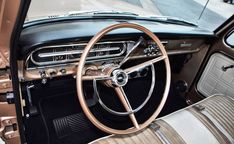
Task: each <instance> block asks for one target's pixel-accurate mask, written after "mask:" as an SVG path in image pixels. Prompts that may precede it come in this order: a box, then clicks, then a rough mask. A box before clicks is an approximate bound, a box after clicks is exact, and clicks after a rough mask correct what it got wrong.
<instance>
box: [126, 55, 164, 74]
mask: <svg viewBox="0 0 234 144" xmlns="http://www.w3.org/2000/svg"><path fill="white" fill-rule="evenodd" d="M166 58H167V57H166V56H164V55H162V56H159V57H157V58H154V59H151V60H149V61H146V62H143V63H140V64H138V65H135V66H132V67H129V68H126V69H125V70H124V71H125V72H126V73H127V74H130V73H132V72H134V71H137V70H139V69H141V68H144V67H147V66H150V65H152V64H154V63H157V62H160V61H162V60H164V59H166Z"/></svg>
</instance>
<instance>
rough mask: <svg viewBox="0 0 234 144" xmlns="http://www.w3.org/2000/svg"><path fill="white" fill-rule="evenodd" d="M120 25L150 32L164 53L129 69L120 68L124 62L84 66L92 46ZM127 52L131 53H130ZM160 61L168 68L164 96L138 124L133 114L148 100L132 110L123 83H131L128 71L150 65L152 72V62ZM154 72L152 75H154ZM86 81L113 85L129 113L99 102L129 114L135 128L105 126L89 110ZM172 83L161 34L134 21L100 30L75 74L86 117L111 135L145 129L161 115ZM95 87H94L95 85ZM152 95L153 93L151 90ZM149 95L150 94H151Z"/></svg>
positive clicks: (90, 42)
mask: <svg viewBox="0 0 234 144" xmlns="http://www.w3.org/2000/svg"><path fill="white" fill-rule="evenodd" d="M120 28H132V29H136V30H139V31H141V32H143V33H145V34H146V35H148V36H149V37H150V38H151V39H152V40H153V41H154V42H155V43H156V44H157V45H158V47H159V49H160V52H161V55H159V56H158V57H156V58H153V59H151V60H148V61H145V62H142V63H140V64H137V65H134V66H131V67H129V68H126V69H121V63H120V64H119V65H115V66H113V65H110V66H106V67H103V68H101V69H96V68H88V69H85V67H84V66H85V62H86V58H87V56H88V54H89V52H90V50H91V49H92V47H93V46H94V45H95V44H96V43H97V42H98V41H99V40H100V39H101V38H102V37H103V36H104V35H105V34H107V33H108V32H110V31H113V30H116V29H120ZM127 55H128V54H127ZM159 61H164V63H165V68H166V83H165V89H164V92H163V97H162V99H161V102H160V104H159V105H158V107H157V108H156V110H155V111H154V113H153V114H152V115H151V116H150V117H149V118H148V119H147V120H146V121H145V122H143V123H140V124H139V123H138V122H137V119H136V117H135V115H134V113H135V112H136V111H138V110H139V109H141V108H142V107H143V106H144V104H145V103H146V102H147V101H146V100H145V101H144V102H143V103H144V104H142V105H141V106H139V107H138V108H137V109H135V110H133V109H132V107H131V105H130V103H129V101H128V98H127V96H126V94H125V92H124V90H123V88H122V87H123V86H124V85H126V84H127V82H128V74H130V73H132V72H134V71H137V70H139V69H142V68H144V67H148V66H151V68H152V69H153V70H152V73H153V72H154V67H153V64H154V63H157V62H159ZM152 75H153V74H152ZM86 80H93V84H94V87H96V85H95V84H96V81H97V80H98V81H102V82H103V83H105V85H107V86H109V87H112V88H113V89H114V90H115V91H116V93H117V96H118V97H119V99H120V101H121V103H122V104H123V106H124V108H125V110H126V112H122V113H121V112H116V111H114V110H111V109H109V108H108V107H106V106H105V105H104V104H103V103H102V101H101V100H100V98H99V102H101V103H100V104H101V105H102V106H103V107H104V108H105V109H106V110H109V112H112V113H114V114H119V115H121V114H122V115H129V117H130V119H131V121H132V123H133V125H134V127H132V128H128V129H124V130H122V129H113V128H111V127H108V126H106V125H104V124H103V123H102V122H100V121H99V120H98V119H97V118H96V117H95V116H94V115H93V114H92V112H91V110H90V109H89V107H88V105H87V103H86V100H85V97H84V93H83V81H86ZM152 81H155V80H154V78H152ZM170 82H171V68H170V63H169V59H168V55H167V52H166V50H165V48H164V46H163V45H162V43H161V42H160V40H159V39H158V37H157V36H156V35H154V33H152V32H151V31H150V30H148V29H147V28H145V27H143V26H141V25H138V24H133V23H120V24H115V25H111V26H109V27H106V28H105V29H103V30H101V31H100V32H99V33H97V34H96V35H95V36H94V37H93V38H92V39H91V40H90V41H89V43H88V44H87V45H86V47H85V49H84V51H83V54H82V55H81V58H80V61H79V65H78V68H77V73H76V86H77V96H78V99H79V102H80V105H81V108H82V109H83V111H84V113H85V115H86V116H87V118H88V119H89V120H90V121H91V122H92V123H93V124H94V125H95V126H96V127H97V128H99V129H100V130H102V131H104V132H107V133H110V134H129V133H134V132H137V131H140V130H142V129H144V128H145V127H147V126H148V125H149V124H150V123H151V122H153V121H154V120H155V118H156V117H157V116H158V114H159V113H160V111H161V110H162V108H163V106H164V104H165V102H166V99H167V96H168V93H169V87H170ZM152 85H153V86H154V83H153V82H152V83H151V86H152ZM94 89H95V88H94ZM95 91H97V89H95ZM151 94H152V93H151ZM149 95H150V93H149ZM147 99H149V97H147Z"/></svg>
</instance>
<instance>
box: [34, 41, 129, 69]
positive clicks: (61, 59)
mask: <svg viewBox="0 0 234 144" xmlns="http://www.w3.org/2000/svg"><path fill="white" fill-rule="evenodd" d="M86 45H87V43H81V44H66V45H53V46H46V47H40V48H38V49H37V50H35V51H34V52H32V53H31V55H30V58H31V61H32V62H33V63H34V64H35V65H39V66H40V65H51V64H60V63H67V62H76V61H79V59H80V56H81V55H82V53H83V50H84V48H85V46H86ZM126 49H127V42H125V41H113V42H100V43H97V44H95V45H94V47H93V48H92V49H91V51H90V53H89V55H88V57H87V60H99V59H105V58H110V57H111V58H113V57H120V56H123V55H124V54H125V52H126Z"/></svg>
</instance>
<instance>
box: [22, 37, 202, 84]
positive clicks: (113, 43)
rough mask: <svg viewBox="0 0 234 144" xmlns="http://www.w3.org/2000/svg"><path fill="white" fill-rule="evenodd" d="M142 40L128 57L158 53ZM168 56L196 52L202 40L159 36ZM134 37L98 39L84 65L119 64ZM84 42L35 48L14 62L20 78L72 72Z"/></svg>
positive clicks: (131, 46)
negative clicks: (16, 63) (99, 40)
mask: <svg viewBox="0 0 234 144" xmlns="http://www.w3.org/2000/svg"><path fill="white" fill-rule="evenodd" d="M139 39H143V41H142V42H141V44H140V45H138V46H137V48H136V49H135V50H134V51H133V52H131V55H130V57H129V61H130V60H134V59H146V58H153V57H157V56H160V55H161V52H160V51H159V49H158V46H157V45H156V44H155V43H154V42H152V41H151V40H145V39H144V38H143V37H140V38H139ZM161 42H162V44H163V45H164V47H165V48H166V50H167V53H168V55H177V54H186V53H196V52H198V51H199V50H200V49H201V48H202V47H203V45H206V44H205V40H204V39H201V38H193V39H189V38H188V39H186V38H185V39H162V40H161ZM136 43H137V40H132V39H127V40H108V41H101V42H99V43H97V44H95V46H94V47H93V49H92V50H91V52H90V54H89V56H88V58H87V65H96V66H102V65H103V64H107V63H119V62H120V61H121V60H122V59H123V58H124V57H125V56H126V54H127V53H129V52H130V51H131V49H132V48H133V47H134V45H136ZM86 44H87V42H83V41H81V42H79V41H75V42H69V43H59V44H53V45H46V46H42V47H38V48H36V49H35V50H33V51H32V52H30V53H29V55H28V56H27V58H26V59H25V60H20V61H18V65H19V79H20V81H31V80H38V79H42V80H43V79H45V80H46V79H47V78H53V77H59V76H65V75H75V72H76V67H77V65H78V62H79V58H80V56H81V54H82V51H83V49H84V48H85V46H86Z"/></svg>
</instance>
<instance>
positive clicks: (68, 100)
mask: <svg viewBox="0 0 234 144" xmlns="http://www.w3.org/2000/svg"><path fill="white" fill-rule="evenodd" d="M68 104H69V105H68ZM40 107H41V110H42V112H41V113H42V115H43V116H44V118H45V121H46V125H47V127H48V131H49V137H50V143H52V144H77V143H79V144H82V143H88V142H90V141H92V140H94V139H97V138H99V137H102V136H105V135H106V134H105V133H103V132H101V131H100V130H98V129H97V128H96V127H95V126H94V125H93V124H92V123H91V122H90V121H89V120H88V119H87V118H86V117H85V116H84V114H83V113H82V111H81V108H80V107H79V104H78V101H77V98H76V97H75V96H74V93H70V94H66V95H64V94H63V95H61V96H56V97H54V98H53V97H52V98H48V99H43V100H42V101H41V102H40Z"/></svg>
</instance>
